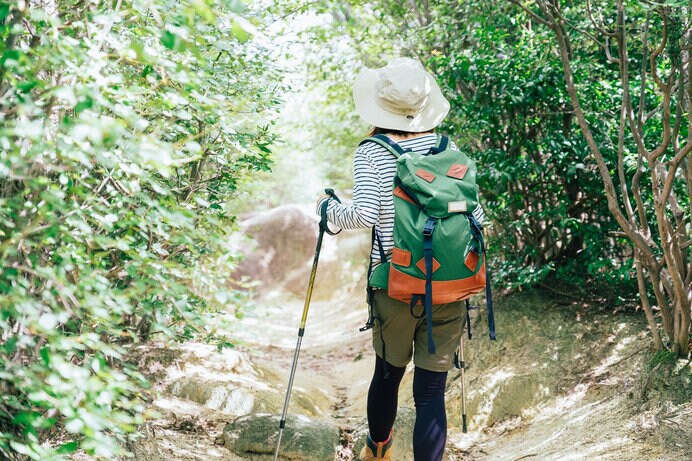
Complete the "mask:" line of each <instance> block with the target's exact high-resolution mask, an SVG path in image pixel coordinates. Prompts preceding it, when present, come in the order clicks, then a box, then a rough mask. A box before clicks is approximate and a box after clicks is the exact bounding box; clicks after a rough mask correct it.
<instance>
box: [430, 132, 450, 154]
mask: <svg viewBox="0 0 692 461" xmlns="http://www.w3.org/2000/svg"><path fill="white" fill-rule="evenodd" d="M449 146H450V142H449V137H448V136H445V135H443V134H440V133H438V134H437V141H436V142H435V147H432V148H431V149H430V153H431V154H433V155H434V154H439V153H440V152H444V151H446V150H447V149H449Z"/></svg>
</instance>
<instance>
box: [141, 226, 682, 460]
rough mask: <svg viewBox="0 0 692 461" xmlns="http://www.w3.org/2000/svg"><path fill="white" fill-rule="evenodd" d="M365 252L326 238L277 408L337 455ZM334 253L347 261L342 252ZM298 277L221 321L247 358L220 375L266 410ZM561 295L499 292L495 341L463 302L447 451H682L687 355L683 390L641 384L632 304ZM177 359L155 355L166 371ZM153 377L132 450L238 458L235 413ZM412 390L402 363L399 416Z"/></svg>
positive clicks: (346, 433)
mask: <svg viewBox="0 0 692 461" xmlns="http://www.w3.org/2000/svg"><path fill="white" fill-rule="evenodd" d="M284 225H285V223H284ZM308 225H311V224H310V223H309V222H308ZM344 234H346V233H344ZM280 245H285V243H282V244H277V247H276V248H274V249H273V250H272V251H274V252H275V253H276V254H282V257H284V258H285V257H286V255H285V253H286V252H287V251H289V252H290V251H291V248H290V247H289V248H285V247H281V246H280ZM364 248H365V250H364ZM354 249H355V250H354ZM306 251H307V250H305V251H304V252H306ZM364 251H367V236H366V235H364V234H363V235H360V236H357V237H356V238H353V237H351V236H349V235H347V236H346V237H344V236H343V235H342V236H340V237H337V238H336V239H330V240H328V241H326V245H325V249H324V251H323V255H322V260H321V262H320V267H319V270H318V277H317V281H316V287H317V291H316V293H315V299H314V300H313V302H312V303H311V305H310V310H309V315H308V320H307V325H306V331H305V336H304V339H303V343H302V348H301V354H300V359H299V363H298V368H297V372H296V378H295V384H294V392H293V394H292V400H291V406H290V408H289V418H290V417H292V416H295V415H297V414H301V413H304V412H307V413H306V414H309V415H311V416H313V417H316V418H322V419H325V420H329V421H331V422H333V423H335V424H336V425H338V426H339V428H340V429H341V434H342V442H343V446H342V447H341V448H340V450H339V451H338V453H337V456H336V458H335V459H336V460H347V459H353V451H354V447H353V446H352V444H353V440H354V438H356V437H357V436H358V434H359V433H360V431H362V429H363V427H364V422H365V414H366V412H365V404H366V395H367V388H368V385H369V380H370V377H371V375H372V366H373V353H372V351H371V347H370V332H359V331H358V329H359V327H361V326H362V325H363V323H364V321H365V320H366V318H367V311H366V307H365V303H364V286H363V278H364V274H363V267H362V259H363V253H364ZM267 253H269V251H268V250H267ZM344 254H352V255H354V256H353V259H352V260H342V259H340V258H343V257H342V256H340V255H344ZM301 257H302V258H303V259H305V261H306V263H305V266H304V267H302V268H300V267H299V268H298V269H296V270H294V271H293V272H292V277H293V278H295V280H301V281H302V282H300V283H301V285H303V284H306V283H307V280H308V273H309V261H310V260H311V257H312V254H309V255H307V254H304V255H302V256H301ZM270 263H271V261H270V262H269V263H268V264H270ZM266 283H267V285H269V286H271V285H272V283H273V282H271V281H270V282H266ZM296 283H299V282H291V285H290V286H283V287H281V288H280V289H277V290H276V291H275V292H269V293H263V297H262V298H261V299H260V298H257V299H256V300H255V304H256V305H255V307H252V308H248V309H247V310H246V314H245V316H244V318H242V319H240V320H234V326H233V328H232V330H230V331H228V335H229V337H232V338H233V339H234V341H236V343H237V347H236V349H235V352H234V354H236V356H237V357H241V358H242V360H243V361H244V362H243V363H245V362H247V363H246V365H244V367H245V368H243V367H238V368H237V369H236V368H233V369H232V370H231V371H230V372H228V373H230V374H226V375H223V379H231V380H236V381H237V382H239V383H241V384H243V385H244V386H246V388H247V387H250V388H256V389H260V388H261V389H265V391H264V392H265V394H266V395H268V396H269V400H268V401H269V403H268V404H267V405H268V408H273V412H274V413H278V412H280V408H281V406H282V404H283V396H284V393H285V390H286V385H287V381H288V375H289V370H290V366H291V361H292V358H293V352H294V349H295V346H296V339H297V332H298V326H299V324H300V319H301V315H302V312H303V297H302V296H303V293H304V291H305V287H304V286H300V287H298V286H295V284H296ZM291 292H292V293H293V294H290V293H291ZM564 301H565V300H564V299H553V298H552V297H551V296H549V295H546V294H545V293H544V294H540V295H539V294H534V295H531V294H523V295H519V296H513V297H510V298H505V299H498V300H497V310H496V320H497V330H498V337H499V340H498V341H497V342H491V341H489V340H488V339H487V336H486V334H485V332H486V322H485V319H484V317H483V312H482V310H480V311H475V312H474V316H473V320H472V325H473V328H474V334H475V336H474V339H473V340H472V341H471V342H469V343H468V345H467V363H468V370H467V402H468V414H469V416H470V431H469V433H468V434H462V433H461V430H460V425H461V424H460V420H461V417H460V392H459V373H458V371H456V370H453V371H451V372H450V375H449V379H448V390H447V408H448V419H449V438H448V445H447V455H446V461H452V460H476V461H481V460H492V461H519V460H524V459H530V460H532V461H538V460H544V461H555V460H608V461H630V460H632V461H633V460H637V461H642V460H645V461H679V460H687V459H690V460H692V429H691V428H692V403H690V400H692V384H690V383H689V381H690V378H689V376H690V371H689V370H690V364H689V363H686V364H685V363H682V362H681V363H679V364H678V366H677V369H678V371H677V372H676V373H678V375H679V376H678V377H677V378H675V379H678V384H679V383H683V384H684V383H685V382H687V384H686V386H687V387H686V388H685V389H686V392H687V395H686V396H683V397H680V396H678V398H677V401H676V400H675V398H673V397H669V396H668V395H667V394H666V391H665V389H664V390H663V392H658V391H659V390H661V389H663V388H665V385H666V383H662V384H661V383H658V385H654V384H652V383H648V382H642V379H643V378H642V376H643V375H642V373H641V369H642V367H643V366H644V365H645V361H644V359H645V357H647V353H648V352H647V351H648V348H649V344H650V340H649V339H648V337H647V332H646V327H645V323H644V319H643V315H640V314H639V313H629V314H623V313H620V314H617V315H613V314H612V312H609V309H608V306H597V305H579V304H572V305H565V304H564ZM229 315H230V314H229ZM154 355H156V354H154ZM234 357H235V356H234ZM159 358H160V357H159ZM157 360H158V359H157ZM206 360H207V361H206V362H205V361H202V362H200V363H199V364H198V365H197V367H198V368H204V367H214V366H216V362H215V361H216V360H218V359H216V358H214V357H213V356H209V357H208V358H207V359H206ZM176 363H177V362H175V360H172V361H171V363H168V364H165V365H166V366H169V365H170V366H169V367H168V369H167V370H169V371H167V372H166V373H168V376H170V369H171V367H175V366H180V365H176ZM183 365H184V364H183ZM190 369H194V367H192V368H190ZM198 371H199V370H198ZM227 371H228V370H225V371H224V373H226V372H227ZM409 371H410V370H409ZM233 373H235V375H234V374H233ZM185 374H186V371H185V370H182V371H181V372H180V373H178V374H177V376H178V377H181V376H182V377H183V378H184V377H185ZM211 374H212V375H213V373H211ZM164 376H165V373H163V372H162V374H161V380H160V381H159V382H158V384H157V389H158V390H159V391H160V397H159V398H158V399H157V400H156V401H155V402H153V407H154V408H155V409H157V410H158V411H159V412H160V413H161V415H160V417H159V418H158V419H157V420H156V421H155V422H154V423H152V424H150V425H149V429H148V431H149V432H150V433H149V434H148V435H149V437H148V439H147V440H146V441H145V442H141V443H139V444H136V445H135V446H136V448H137V450H139V455H138V456H137V461H162V460H166V461H206V460H209V461H216V460H219V461H237V460H239V459H242V458H240V457H238V456H236V455H234V454H232V453H231V452H230V451H229V450H227V449H226V448H225V447H223V446H222V445H221V440H220V438H219V436H220V434H221V432H222V430H223V427H224V425H225V424H226V423H228V422H229V421H230V420H232V419H233V418H234V416H232V415H228V414H224V413H222V412H220V411H219V410H218V409H213V408H209V405H207V406H204V405H199V404H195V403H193V402H190V401H189V400H186V399H184V398H180V397H175V396H173V395H172V394H171V392H170V389H171V388H170V379H169V378H165V377H164ZM676 376H677V375H676ZM166 379H169V380H168V381H166ZM685 379H687V381H685ZM683 387H684V386H683ZM657 392H658V393H657ZM647 393H648V394H649V395H648V396H647V395H645V394H647ZM649 397H651V398H649ZM412 400H413V399H412V395H411V374H410V373H409V374H407V376H405V377H404V380H403V382H402V387H401V392H400V399H399V403H400V407H401V408H402V414H406V412H405V411H404V410H406V408H409V409H412V408H413V403H412ZM408 414H411V412H410V411H409V413H408ZM152 440H153V441H152ZM398 442H399V441H398ZM137 450H136V451H137ZM397 461H405V460H397Z"/></svg>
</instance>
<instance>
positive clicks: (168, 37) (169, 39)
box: [161, 30, 178, 50]
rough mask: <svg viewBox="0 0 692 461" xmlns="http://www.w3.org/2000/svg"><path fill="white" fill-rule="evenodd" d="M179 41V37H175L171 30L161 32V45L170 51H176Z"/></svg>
mask: <svg viewBox="0 0 692 461" xmlns="http://www.w3.org/2000/svg"><path fill="white" fill-rule="evenodd" d="M177 41H178V37H177V35H175V34H174V33H173V32H171V31H170V30H164V31H163V32H161V44H162V45H163V46H165V47H166V48H168V49H169V50H174V49H175V48H176V43H177Z"/></svg>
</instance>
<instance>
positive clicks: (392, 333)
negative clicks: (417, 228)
mask: <svg viewBox="0 0 692 461" xmlns="http://www.w3.org/2000/svg"><path fill="white" fill-rule="evenodd" d="M353 98H354V101H355V108H356V112H357V113H358V114H359V115H360V117H361V118H362V119H363V120H364V121H365V122H367V123H369V124H371V125H373V126H374V128H373V130H372V133H371V136H374V135H386V137H387V138H388V139H389V140H391V141H394V142H395V143H396V145H398V146H399V147H400V148H401V149H402V150H404V151H408V150H411V151H412V152H413V154H415V155H426V154H428V153H430V152H431V149H432V148H433V147H435V145H436V143H437V142H439V138H438V136H437V135H436V134H435V132H434V129H435V128H436V127H437V126H438V125H439V124H440V123H441V122H442V120H443V119H444V118H445V116H446V115H447V113H448V112H449V108H450V105H449V102H448V101H447V100H446V99H445V97H444V96H443V95H442V92H441V91H440V88H439V86H438V85H437V83H436V82H435V79H434V78H433V77H432V76H431V75H430V74H429V73H428V72H426V71H425V69H424V68H423V66H422V65H421V64H420V63H419V62H418V61H416V60H413V59H410V58H396V59H393V60H392V61H391V62H389V64H387V65H386V66H385V67H383V68H380V69H364V70H363V71H362V72H361V73H360V75H359V76H358V77H357V78H356V80H355V83H354V86H353ZM387 138H383V139H385V140H386V139H387ZM451 148H453V149H456V147H455V146H454V144H453V143H451ZM396 163H397V157H395V156H394V155H392V152H391V151H390V150H389V149H387V148H385V147H384V146H383V145H381V144H378V143H376V142H365V141H364V142H363V143H362V144H361V145H360V146H359V147H358V149H357V150H356V152H355V156H354V167H353V168H354V169H353V172H354V187H353V203H352V204H341V203H338V202H337V201H335V200H329V197H328V196H322V197H320V198H319V199H318V205H317V209H318V213H319V210H320V209H321V206H322V204H323V203H324V201H325V200H329V204H328V206H327V219H328V220H329V221H330V222H332V223H334V224H335V225H337V226H339V227H341V228H342V229H358V228H369V227H370V228H373V245H372V249H371V253H370V261H371V268H370V270H369V271H368V272H369V274H368V276H369V277H370V273H371V272H372V269H373V266H377V264H380V263H381V261H382V260H383V258H384V257H386V258H387V259H388V260H389V259H391V257H392V249H393V247H394V239H393V229H394V222H395V220H394V195H393V193H392V188H393V180H394V177H395V175H396V169H397V167H396ZM474 185H475V183H474ZM463 211H466V210H463ZM470 211H472V215H473V217H475V219H476V220H477V222H478V223H480V224H482V222H483V218H484V216H483V211H482V209H481V208H480V205H479V206H476V207H475V208H474V209H472V210H470ZM467 221H468V220H467ZM467 225H468V224H467ZM483 280H485V279H483ZM369 303H370V309H371V318H374V319H375V321H374V322H373V325H372V328H373V333H372V335H373V336H372V337H373V348H374V350H375V353H376V359H375V372H374V375H373V378H372V381H371V384H370V388H369V391H368V401H367V416H368V429H369V434H368V437H367V443H366V446H365V447H363V449H362V451H361V452H360V456H359V458H358V459H359V460H361V461H370V460H379V459H386V460H388V459H391V447H392V434H393V431H392V427H393V425H394V420H395V418H396V412H397V401H398V391H399V384H400V382H401V379H402V377H403V376H404V372H405V369H406V365H407V364H408V363H409V362H410V360H411V358H413V363H414V365H415V370H414V377H413V397H414V401H415V406H416V422H415V426H414V432H413V450H414V457H415V459H416V460H417V461H436V460H441V459H442V456H443V453H444V447H445V443H446V439H447V416H446V412H445V384H446V379H447V372H448V370H449V369H450V368H451V367H452V362H453V357H454V353H455V350H456V347H457V345H458V344H459V342H460V338H461V334H462V329H463V325H464V321H465V319H466V311H465V306H464V305H463V301H455V302H451V303H446V304H436V305H433V306H432V318H433V319H434V322H433V324H432V334H433V337H434V341H435V345H436V347H435V353H434V354H430V353H429V352H430V350H429V344H430V342H429V337H428V335H429V330H428V323H427V320H426V317H425V316H422V315H421V316H420V317H419V318H416V317H414V316H413V315H412V310H410V309H409V307H410V306H409V304H408V303H406V302H402V301H400V300H397V299H393V298H391V297H389V295H388V292H387V290H386V289H372V290H370V295H369ZM426 346H428V347H426Z"/></svg>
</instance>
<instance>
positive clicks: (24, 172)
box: [0, 0, 692, 460]
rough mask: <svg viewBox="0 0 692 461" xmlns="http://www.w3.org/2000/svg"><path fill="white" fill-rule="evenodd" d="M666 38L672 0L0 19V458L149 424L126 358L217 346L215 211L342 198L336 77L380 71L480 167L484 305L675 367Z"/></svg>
mask: <svg viewBox="0 0 692 461" xmlns="http://www.w3.org/2000/svg"><path fill="white" fill-rule="evenodd" d="M691 27H692V7H690V5H689V4H688V2H685V1H664V2H651V1H638V2H624V1H598V0H596V1H583V2H582V1H578V2H577V1H566V2H560V1H556V0H552V1H544V0H536V1H532V2H522V1H519V0H511V1H504V2H497V1H487V0H469V1H451V0H443V1H439V2H428V1H427V0H411V1H405V2H394V1H331V0H316V1H312V2H300V1H292V0H276V1H262V2H242V1H240V0H191V1H179V0H134V1H131V2H128V1H122V0H114V1H109V2H100V1H83V0H22V1H8V0H3V1H2V2H1V3H0V40H1V44H0V264H1V267H0V325H1V326H2V339H1V341H0V455H2V456H4V457H5V458H8V459H26V458H29V459H35V460H54V459H55V460H57V459H65V457H66V456H68V455H69V454H70V453H72V452H74V451H76V450H78V449H81V450H84V451H86V452H87V453H90V454H92V455H94V456H100V457H103V458H105V459H110V458H112V457H114V456H116V455H118V454H120V453H121V452H122V450H123V448H122V447H123V446H124V444H123V441H124V440H125V438H126V437H127V435H128V434H129V433H131V432H133V431H134V430H135V429H136V427H137V426H138V425H139V424H141V423H143V422H144V421H145V420H146V418H147V417H148V416H149V415H148V414H147V411H146V388H147V386H148V384H147V381H146V379H145V377H144V376H142V375H141V374H140V373H139V372H138V370H137V369H136V368H135V367H133V366H132V365H131V364H130V363H129V362H128V360H127V357H128V351H129V350H130V349H131V348H132V347H133V346H134V345H138V344H142V343H146V342H148V341H152V340H156V341H178V342H181V341H187V340H192V339H197V340H204V341H208V342H212V343H214V344H217V345H218V347H219V348H223V347H231V346H232V344H233V338H228V337H225V336H223V335H222V334H220V333H219V331H223V329H222V328H219V318H220V317H221V314H223V313H225V312H228V311H229V310H231V311H234V312H236V313H237V315H242V310H243V306H244V305H245V302H246V300H247V296H248V291H247V290H245V289H243V287H239V286H238V284H237V283H235V284H232V283H231V273H232V272H233V268H234V267H235V265H236V264H237V261H238V255H237V253H236V252H235V250H233V247H232V246H231V245H229V244H228V242H229V239H230V238H231V236H232V235H233V234H234V233H236V232H237V231H238V229H237V226H236V224H235V222H236V221H235V216H237V215H238V214H239V213H244V212H247V211H251V210H256V209H263V208H269V207H272V206H277V205H280V204H284V203H287V202H309V201H311V200H312V199H313V198H314V197H315V196H316V195H317V194H318V193H319V192H320V189H321V188H323V187H324V186H327V185H331V186H333V187H335V188H336V189H337V190H339V191H340V192H342V193H344V194H346V195H347V194H348V190H349V188H350V187H351V176H350V174H351V173H350V169H351V161H352V160H351V159H352V152H353V150H354V147H355V146H356V145H357V143H358V141H359V140H360V139H362V138H363V137H364V136H365V135H366V134H367V132H368V129H369V127H367V126H365V125H363V123H362V122H361V121H359V120H358V118H357V117H356V115H355V113H354V111H353V106H352V102H351V97H350V91H351V82H352V81H353V78H354V77H355V75H356V74H357V73H358V71H359V69H361V68H362V67H364V66H365V67H379V66H382V65H384V64H385V63H386V62H387V60H388V59H390V58H392V57H396V56H400V55H403V56H410V57H415V58H418V59H419V60H421V62H422V63H423V64H424V65H425V66H426V67H427V68H428V69H429V70H430V71H431V72H432V73H434V74H435V76H436V77H437V79H438V81H439V82H440V84H441V87H442V90H443V92H444V94H445V95H446V96H447V98H448V99H449V100H450V102H451V104H452V110H451V112H450V115H449V117H448V118H447V119H446V120H445V122H444V125H443V126H442V127H441V131H443V132H445V133H447V134H449V135H450V136H452V137H453V138H454V139H455V140H456V142H457V143H458V144H459V145H460V146H462V147H463V149H465V150H466V151H467V152H468V153H469V154H470V155H471V157H473V158H475V159H476V161H477V162H478V164H479V165H480V167H479V184H480V188H481V194H482V197H483V202H484V203H483V205H484V208H485V210H486V213H487V214H488V216H489V220H490V222H491V223H492V224H491V226H490V227H489V230H488V232H489V239H490V248H491V250H492V251H491V258H492V260H491V266H492V268H493V281H494V283H495V286H496V288H501V289H504V290H505V291H507V292H511V291H514V290H527V289H531V288H532V287H536V286H542V287H545V288H547V289H550V290H552V291H554V292H556V293H559V294H560V295H562V296H565V297H569V298H575V297H576V298H579V299H584V300H594V299H598V300H601V301H602V302H603V303H607V304H608V305H612V306H616V307H617V308H618V309H622V310H631V309H640V310H641V311H642V315H645V316H646V319H647V322H648V325H649V331H650V336H651V355H652V360H653V361H658V362H665V361H675V360H677V359H678V358H685V357H688V356H689V350H690V347H689V344H690V316H691V312H690V303H691V296H692V294H691V293H692V291H691V288H690V287H691V286H692V258H691V256H690V254H691V252H692V238H691V237H690V234H691V233H690V225H691V224H690V216H692V209H691V206H692V204H691V203H690V192H691V191H692V162H690V160H689V158H690V156H689V153H690V151H692V117H690V112H691V110H692V65H691V63H690V60H691V57H692V29H691ZM270 172H271V173H270ZM236 282H237V281H236ZM613 315H617V313H614V314H613ZM56 431H61V432H62V433H66V434H69V437H67V439H68V440H67V441H64V438H63V442H61V443H60V444H57V445H56V444H54V443H48V442H47V441H49V440H51V435H53V434H55V432H56Z"/></svg>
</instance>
